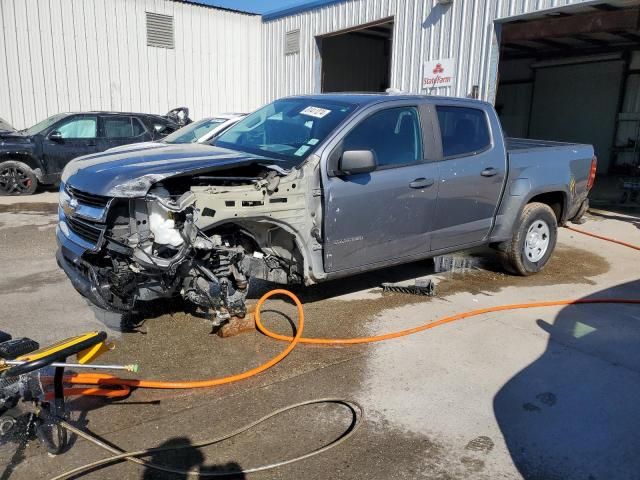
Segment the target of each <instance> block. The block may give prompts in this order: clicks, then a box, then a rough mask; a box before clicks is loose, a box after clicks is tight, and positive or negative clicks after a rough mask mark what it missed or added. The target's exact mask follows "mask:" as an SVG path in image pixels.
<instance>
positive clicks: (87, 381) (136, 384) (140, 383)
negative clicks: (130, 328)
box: [64, 227, 640, 398]
mask: <svg viewBox="0 0 640 480" xmlns="http://www.w3.org/2000/svg"><path fill="white" fill-rule="evenodd" d="M567 228H568V229H569V230H572V231H574V232H577V233H581V234H584V235H589V236H591V237H595V238H599V239H601V240H606V241H608V242H612V243H617V244H619V245H623V246H625V247H629V248H633V249H634V250H640V246H638V245H632V244H630V243H626V242H622V241H620V240H616V239H612V238H607V237H603V236H601V235H596V234H593V233H589V232H585V231H583V230H578V229H576V228H573V227H567ZM274 295H285V296H287V297H289V298H290V299H291V300H293V302H294V303H295V305H296V307H297V309H298V328H297V331H296V334H295V336H293V337H291V336H287V335H280V334H278V333H274V332H272V331H271V330H269V329H267V328H266V327H265V326H264V325H263V324H262V320H261V317H260V315H261V310H262V306H263V304H264V302H265V301H266V300H267V299H269V298H271V297H272V296H274ZM584 304H636V305H640V299H628V298H592V299H578V300H552V301H547V302H532V303H517V304H511V305H497V306H495V307H488V308H480V309H477V310H469V311H467V312H462V313H458V314H456V315H451V316H448V317H443V318H439V319H438V320H435V321H433V322H429V323H425V324H423V325H419V326H417V327H414V328H408V329H406V330H400V331H398V332H391V333H385V334H382V335H376V336H373V337H359V338H305V337H303V336H302V332H303V330H304V309H303V307H302V303H301V302H300V300H299V299H298V297H296V295H295V294H293V293H291V292H290V291H288V290H284V289H276V290H271V291H270V292H267V293H266V294H264V295H263V296H262V297H261V298H260V300H258V303H257V305H256V310H255V314H254V315H255V321H256V327H257V328H258V330H259V331H260V332H262V333H263V334H264V335H266V336H268V337H270V338H273V339H275V340H281V341H285V342H290V343H289V345H287V348H285V349H284V350H283V351H282V352H280V353H279V354H278V355H276V356H275V357H273V358H272V359H271V360H269V361H267V362H265V363H263V364H261V365H259V366H257V367H255V368H252V369H250V370H246V371H245V372H242V373H239V374H236V375H229V376H225V377H220V378H214V379H210V380H198V381H180V382H169V381H158V380H136V379H127V378H118V377H114V376H112V375H106V374H99V373H78V374H72V375H70V376H68V377H66V378H65V381H66V382H67V383H70V384H74V385H96V386H97V388H96V387H74V388H67V389H65V391H64V394H65V396H70V395H95V396H103V397H108V398H117V397H124V396H127V395H128V394H129V392H130V390H131V388H155V389H190V388H208V387H214V386H217V385H224V384H227V383H233V382H238V381H240V380H244V379H246V378H249V377H252V376H254V375H257V374H259V373H262V372H264V371H265V370H268V369H269V368H271V367H273V366H274V365H275V364H277V363H278V362H280V361H281V360H283V359H284V358H285V357H286V356H287V355H289V353H291V351H292V350H293V349H294V348H295V347H296V345H298V343H305V344H313V345H354V344H362V343H374V342H381V341H383V340H391V339H394V338H400V337H406V336H407V335H412V334H414V333H418V332H423V331H425V330H430V329H432V328H436V327H439V326H441V325H445V324H447V323H452V322H456V321H459V320H463V319H465V318H470V317H476V316H478V315H484V314H486V313H491V312H504V311H507V310H522V309H525V308H539V307H555V306H562V305H584Z"/></svg>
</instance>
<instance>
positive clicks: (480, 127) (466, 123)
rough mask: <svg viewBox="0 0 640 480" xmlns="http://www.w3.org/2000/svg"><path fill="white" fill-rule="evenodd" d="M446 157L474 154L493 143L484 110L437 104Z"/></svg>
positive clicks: (443, 149)
mask: <svg viewBox="0 0 640 480" xmlns="http://www.w3.org/2000/svg"><path fill="white" fill-rule="evenodd" d="M436 111H437V112H438V121H439V123H440V134H441V136H442V154H443V155H444V157H445V158H446V157H454V156H458V155H473V154H475V153H478V152H481V151H483V150H486V149H487V148H488V147H489V146H490V145H491V135H490V134H489V124H488V123H487V116H486V115H485V113H484V112H483V111H482V110H479V109H477V108H465V107H446V106H437V107H436Z"/></svg>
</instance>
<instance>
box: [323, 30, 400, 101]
mask: <svg viewBox="0 0 640 480" xmlns="http://www.w3.org/2000/svg"><path fill="white" fill-rule="evenodd" d="M392 37H393V21H391V20H387V21H385V22H383V23H376V24H375V25H366V26H362V27H361V28H358V29H352V30H349V31H344V32H337V33H333V34H330V35H325V36H323V37H318V42H319V48H320V55H321V57H322V91H323V92H383V91H385V90H386V89H387V88H389V86H390V77H391V41H392Z"/></svg>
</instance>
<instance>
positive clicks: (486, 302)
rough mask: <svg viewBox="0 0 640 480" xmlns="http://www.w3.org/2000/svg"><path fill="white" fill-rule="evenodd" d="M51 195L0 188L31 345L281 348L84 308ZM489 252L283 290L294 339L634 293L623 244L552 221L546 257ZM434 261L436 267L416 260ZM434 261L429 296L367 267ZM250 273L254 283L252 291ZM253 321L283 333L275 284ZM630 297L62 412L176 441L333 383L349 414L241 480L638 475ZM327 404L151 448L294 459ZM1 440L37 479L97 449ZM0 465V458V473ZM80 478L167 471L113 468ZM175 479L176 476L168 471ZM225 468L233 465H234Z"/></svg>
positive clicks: (1, 448) (324, 416)
mask: <svg viewBox="0 0 640 480" xmlns="http://www.w3.org/2000/svg"><path fill="white" fill-rule="evenodd" d="M55 202H56V196H55V194H54V193H45V194H41V195H37V196H34V197H31V198H28V199H23V198H20V199H8V198H0V244H1V245H2V248H0V266H1V267H0V268H1V275H0V305H2V313H1V314H0V315H1V316H0V318H1V320H0V325H1V327H0V328H1V329H2V330H7V331H9V332H11V333H13V335H14V336H29V337H32V338H34V339H36V340H38V341H40V342H41V343H43V344H45V343H47V342H52V341H55V340H58V339H61V338H63V337H65V336H70V335H73V334H77V333H79V332H82V331H86V330H92V329H104V330H106V331H107V332H108V333H109V334H110V336H111V337H112V338H113V340H114V341H115V344H116V350H115V351H113V352H109V353H108V354H106V355H104V356H103V357H101V358H100V360H99V361H100V362H101V363H119V362H122V363H133V362H136V363H139V364H140V365H141V371H140V373H139V376H140V377H144V378H158V379H176V378H180V379H204V378H211V377H217V376H221V375H225V374H230V373H237V372H240V371H242V370H244V369H247V368H251V367H254V366H256V365H258V364H259V363H261V362H263V361H265V360H267V359H268V358H270V357H271V356H273V355H274V354H276V353H277V352H278V351H280V350H281V349H282V348H284V344H282V343H279V342H275V341H272V340H270V339H267V338H265V337H263V336H262V335H260V334H258V333H255V332H250V333H246V334H243V335H240V336H237V337H232V338H227V339H222V338H220V337H218V336H216V335H212V334H210V332H211V328H210V325H209V323H208V322H207V321H206V320H204V319H200V318H196V317H192V316H190V315H188V314H185V313H182V312H179V311H178V312H172V311H171V309H170V308H169V307H167V308H165V310H163V311H159V312H156V314H154V315H152V317H153V318H149V319H147V320H146V322H145V323H144V324H143V325H141V326H140V327H139V328H138V329H137V330H136V331H135V332H128V333H123V332H121V331H120V329H119V323H118V321H119V319H118V318H115V317H114V316H112V315H105V314H103V313H100V312H97V311H96V310H94V309H92V308H91V307H90V306H88V305H87V303H86V302H85V301H84V300H83V299H82V298H81V297H80V296H79V295H78V294H77V293H76V292H75V291H74V290H73V288H72V287H71V285H70V284H69V282H68V281H67V280H66V278H65V276H64V275H63V274H62V273H61V272H60V270H58V268H57V266H56V263H55V259H54V251H55V239H54V226H55V221H56V215H55V209H56V206H55ZM581 228H583V229H585V230H589V231H593V232H597V233H602V234H605V235H609V236H612V237H616V238H619V239H622V240H626V241H629V242H632V243H635V244H640V218H639V216H638V215H637V214H635V213H629V212H626V213H615V212H608V211H602V210H597V211H594V212H593V214H591V215H590V216H589V221H588V223H586V224H585V225H583V226H582V227H581ZM495 260H496V259H495V256H494V255H493V254H492V252H490V251H488V252H484V251H476V252H467V253H466V254H465V255H456V256H453V257H446V258H440V259H438V260H437V261H436V262H435V263H434V262H431V261H425V262H420V263H416V264H411V265H407V266H403V267H399V268H394V269H389V270H384V271H379V272H375V273H373V274H368V275H363V276H358V277H355V278H351V279H346V280H342V281H336V282H332V283H328V284H324V285H319V286H317V287H313V288H307V289H304V288H298V289H296V292H297V293H298V294H299V295H300V296H301V298H302V299H303V301H304V302H305V312H306V321H307V324H306V328H305V334H306V335H307V336H335V337H346V336H362V335H371V334H376V333H382V332H388V331H392V330H398V329H402V328H407V327H410V326H416V325H420V324H422V323H425V322H429V321H433V320H435V319H437V318H439V317H442V316H444V315H451V314H453V313H457V312H461V311H464V310H469V309H478V308H483V307H488V306H491V305H499V304H505V303H523V302H532V301H540V300H552V299H566V298H574V299H577V298H590V297H594V298H601V297H632V298H640V280H639V273H640V268H638V267H639V266H640V252H637V251H634V250H631V249H628V248H624V247H622V246H618V245H614V244H608V243H603V242H602V241H600V240H597V239H594V238H590V237H585V236H582V235H580V234H576V233H574V232H571V231H568V230H565V229H563V230H561V232H560V240H559V244H558V249H557V251H556V253H555V256H554V257H553V259H552V261H551V262H550V264H549V265H548V267H547V269H546V270H545V271H544V272H543V273H541V274H539V275H537V276H534V277H528V278H519V277H512V276H507V275H505V274H503V273H502V272H501V271H500V269H499V267H498V266H497V265H496V262H495ZM434 265H435V266H436V267H443V266H444V267H451V266H452V267H453V272H451V271H449V272H447V271H445V272H441V273H438V274H434V269H435V267H434ZM427 275H434V276H433V277H432V278H436V280H437V281H438V285H437V290H438V295H437V297H435V298H426V297H417V296H409V295H403V294H383V293H382V292H381V290H380V288H379V286H380V284H381V283H382V282H388V281H400V280H410V279H413V278H417V277H422V276H427ZM267 289H269V286H268V285H258V286H256V287H255V288H254V289H253V292H252V296H253V297H254V298H257V297H258V296H259V295H260V294H261V293H263V292H264V291H266V290H267ZM266 310H268V312H267V313H265V317H266V319H267V323H268V324H269V325H271V326H272V327H273V328H274V329H277V330H279V331H282V332H290V327H289V325H288V322H287V318H289V319H291V318H294V317H295V315H294V309H293V308H292V307H291V306H290V305H289V304H288V303H286V302H283V301H280V300H274V301H272V302H269V303H268V304H267V306H266ZM639 347H640V307H638V306H630V305H588V306H570V307H552V308H536V309H530V310H519V311H506V312H501V313H492V314H489V315H484V316H481V317H475V318H469V319H465V320H463V321H460V322H457V323H453V324H448V325H445V326H442V327H439V328H436V329H433V330H428V331H426V332H423V333H419V334H416V335H413V336H411V337H405V338H402V339H397V340H392V341H388V342H384V343H378V344H372V345H361V346H350V347H313V346H300V347H298V348H297V349H296V350H294V352H293V353H292V354H291V355H290V356H289V357H287V358H286V359H285V360H284V361H283V362H281V363H280V364H278V365H277V366H276V367H274V368H273V369H271V370H269V371H267V372H265V373H263V374H261V375H259V376H257V377H253V378H251V379H249V380H246V381H244V382H241V383H237V384H232V385H226V386H222V387H218V388H214V389H209V390H176V391H157V390H138V391H135V392H133V393H132V394H131V396H130V397H129V398H126V399H124V400H121V401H113V402H109V401H105V400H101V399H95V398H79V399H75V400H73V401H71V402H70V408H71V410H72V414H71V416H72V419H73V420H74V422H75V423H76V424H78V425H80V426H83V427H84V428H86V429H88V430H90V431H91V432H93V433H95V434H97V435H99V436H100V437H102V438H104V439H106V440H108V441H110V442H113V443H115V444H117V445H119V446H121V447H122V448H126V449H128V450H130V449H137V448H142V447H147V446H159V445H189V444H192V443H194V442H197V441H200V440H202V439H205V438H208V437H214V436H217V435H220V434H222V433H224V432H228V431H230V430H232V429H234V428H236V427H238V426H240V425H243V424H245V423H248V422H250V421H252V420H254V419H256V418H258V417H260V416H262V415H264V414H266V413H268V412H270V411H272V410H275V409H277V408H280V407H282V406H285V405H287V404H290V403H294V402H298V401H302V400H307V399H313V398H318V397H328V396H331V397H346V398H351V399H355V400H357V401H359V402H361V403H362V405H363V406H364V407H365V409H366V418H365V422H364V426H363V427H362V429H361V430H360V431H358V432H357V434H356V435H355V436H354V437H353V438H351V439H350V440H348V441H347V442H346V443H344V444H342V445H341V446H339V447H338V448H337V449H335V450H332V451H330V452H328V453H325V454H323V455H320V456H318V457H315V458H312V459H309V460H306V461H303V462H300V463H297V464H294V465H291V466H287V467H284V468H280V469H278V470H275V471H271V472H266V473H261V474H253V475H247V477H246V478H249V479H272V478H277V479H327V478H332V479H362V478H368V479H390V478H393V479H414V478H427V479H497V478H504V479H518V478H525V479H530V480H538V479H545V480H546V479H596V480H601V479H602V480H604V479H632V478H638V472H639V471H640V456H638V454H637V452H638V451H640V437H639V436H638V434H637V432H638V431H640V415H639V414H638V399H640V367H639V365H640V348H639ZM348 422H349V418H348V415H347V414H346V412H345V411H344V410H343V409H340V408H339V407H335V406H334V407H331V406H326V407H308V408H304V409H302V410H300V411H298V412H295V413H291V414H286V415H284V416H283V417H280V418H278V419H276V420H272V421H270V422H268V423H266V424H264V425H262V426H260V427H259V428H257V429H255V430H253V431H251V432H249V433H247V434H244V435H242V436H240V437H238V438H236V439H234V440H232V441H229V442H226V443H224V444H221V445H218V446H214V447H211V448H208V449H205V450H195V449H187V450H186V451H184V452H182V453H181V454H157V455H155V456H153V457H152V458H153V460H155V461H159V462H166V463H167V464H170V465H174V466H178V467H181V468H190V467H198V468H200V470H202V471H211V470H212V469H216V468H221V467H224V468H227V469H231V470H233V469H240V468H250V467H254V466H257V465H261V464H265V463H271V462H275V461H279V460H282V459H286V458H290V457H292V456H296V455H299V454H301V453H303V452H306V451H308V450H310V449H313V448H316V447H318V446H320V445H323V444H324V443H326V442H328V441H329V440H331V439H333V438H335V437H336V436H337V435H339V434H340V432H341V431H343V429H344V428H345V427H346V426H347V425H348ZM3 443H4V444H3V445H0V465H4V473H2V474H0V478H1V479H3V480H4V479H8V478H11V479H33V478H50V477H52V476H55V475H56V474H59V473H61V472H63V471H66V470H68V469H70V468H72V467H74V466H78V465H81V464H84V463H86V462H89V461H92V460H95V459H99V458H102V457H104V456H105V454H104V453H103V452H102V451H101V450H99V449H97V448H96V447H94V446H93V445H91V444H89V443H87V442H85V441H84V440H76V441H75V442H74V444H73V446H72V448H71V449H70V450H69V451H68V452H66V453H65V454H63V455H60V456H58V457H50V456H48V455H47V454H46V452H45V450H44V449H43V448H42V447H41V446H40V444H39V443H38V442H37V441H35V440H32V439H28V438H25V436H24V435H18V434H16V435H10V436H9V437H8V438H5V439H4V442H3ZM0 472H1V471H0ZM87 478H96V479H98V478H120V479H125V478H126V479H129V478H134V479H135V478H145V479H151V478H181V477H176V476H173V475H165V476H163V475H160V474H157V473H155V472H152V471H145V470H144V469H142V468H140V467H138V466H135V465H132V464H129V463H123V464H117V465H115V466H111V467H109V468H107V469H102V470H97V471H94V472H92V473H91V474H90V475H88V476H87ZM182 478H184V477H182ZM236 478H245V477H241V476H237V477H236Z"/></svg>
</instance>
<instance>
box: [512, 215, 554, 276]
mask: <svg viewBox="0 0 640 480" xmlns="http://www.w3.org/2000/svg"><path fill="white" fill-rule="evenodd" d="M557 238H558V220H557V219H556V215H555V213H554V211H553V210H552V209H551V207H549V206H548V205H545V204H544V203H537V202H535V203H530V204H528V205H527V206H525V207H524V210H523V211H522V213H521V214H520V219H519V221H518V224H517V225H516V228H515V231H514V233H513V238H512V239H511V241H510V242H509V243H508V244H506V245H504V246H503V248H502V249H501V250H502V258H503V264H504V266H505V268H506V269H507V270H508V271H510V272H512V273H515V274H517V275H533V274H534V273H538V272H539V271H540V270H542V269H543V268H544V266H545V265H546V264H547V262H548V261H549V259H550V258H551V255H552V254H553V250H554V249H555V247H556V241H557Z"/></svg>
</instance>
